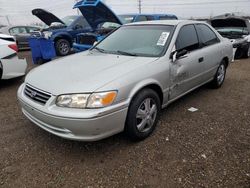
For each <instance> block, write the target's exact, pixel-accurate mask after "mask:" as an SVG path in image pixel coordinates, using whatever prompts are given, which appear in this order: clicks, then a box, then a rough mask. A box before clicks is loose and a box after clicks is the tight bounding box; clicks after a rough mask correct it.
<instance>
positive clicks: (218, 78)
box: [211, 61, 226, 88]
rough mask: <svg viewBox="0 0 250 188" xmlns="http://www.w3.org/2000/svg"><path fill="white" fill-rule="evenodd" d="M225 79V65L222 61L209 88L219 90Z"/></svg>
mask: <svg viewBox="0 0 250 188" xmlns="http://www.w3.org/2000/svg"><path fill="white" fill-rule="evenodd" d="M225 77H226V63H225V61H222V62H221V64H220V66H219V68H218V69H217V72H216V74H215V76H214V79H213V81H212V82H211V86H212V87H213V88H220V87H221V86H222V85H223V83H224V80H225Z"/></svg>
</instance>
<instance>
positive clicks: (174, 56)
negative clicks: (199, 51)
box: [170, 49, 188, 62]
mask: <svg viewBox="0 0 250 188" xmlns="http://www.w3.org/2000/svg"><path fill="white" fill-rule="evenodd" d="M187 53H188V51H187V50H185V49H184V50H181V51H179V52H178V51H173V52H172V53H171V55H170V58H171V59H172V60H173V62H175V61H176V60H177V59H179V58H181V57H183V56H185V55H186V54H187Z"/></svg>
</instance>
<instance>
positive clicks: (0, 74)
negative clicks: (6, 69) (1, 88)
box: [0, 61, 3, 81]
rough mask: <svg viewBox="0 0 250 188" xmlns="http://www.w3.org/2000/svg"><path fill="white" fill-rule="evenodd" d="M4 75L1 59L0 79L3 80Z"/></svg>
mask: <svg viewBox="0 0 250 188" xmlns="http://www.w3.org/2000/svg"><path fill="white" fill-rule="evenodd" d="M2 76H3V65H2V63H1V61H0V81H1V80H2Z"/></svg>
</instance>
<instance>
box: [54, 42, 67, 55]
mask: <svg viewBox="0 0 250 188" xmlns="http://www.w3.org/2000/svg"><path fill="white" fill-rule="evenodd" d="M55 47H56V53H57V55H59V56H66V55H68V54H69V52H70V42H69V41H68V40H66V39H59V40H57V41H56V43H55Z"/></svg>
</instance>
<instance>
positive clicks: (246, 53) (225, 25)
mask: <svg viewBox="0 0 250 188" xmlns="http://www.w3.org/2000/svg"><path fill="white" fill-rule="evenodd" d="M211 25H212V26H213V27H214V28H215V29H216V30H217V31H218V32H219V33H220V34H221V35H222V36H223V37H225V38H228V39H230V40H231V42H232V44H233V47H234V49H235V50H234V51H235V58H243V57H245V58H248V57H250V39H249V38H250V22H249V20H248V19H244V18H243V17H239V16H235V15H234V14H225V15H222V16H217V17H214V18H213V19H211Z"/></svg>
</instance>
